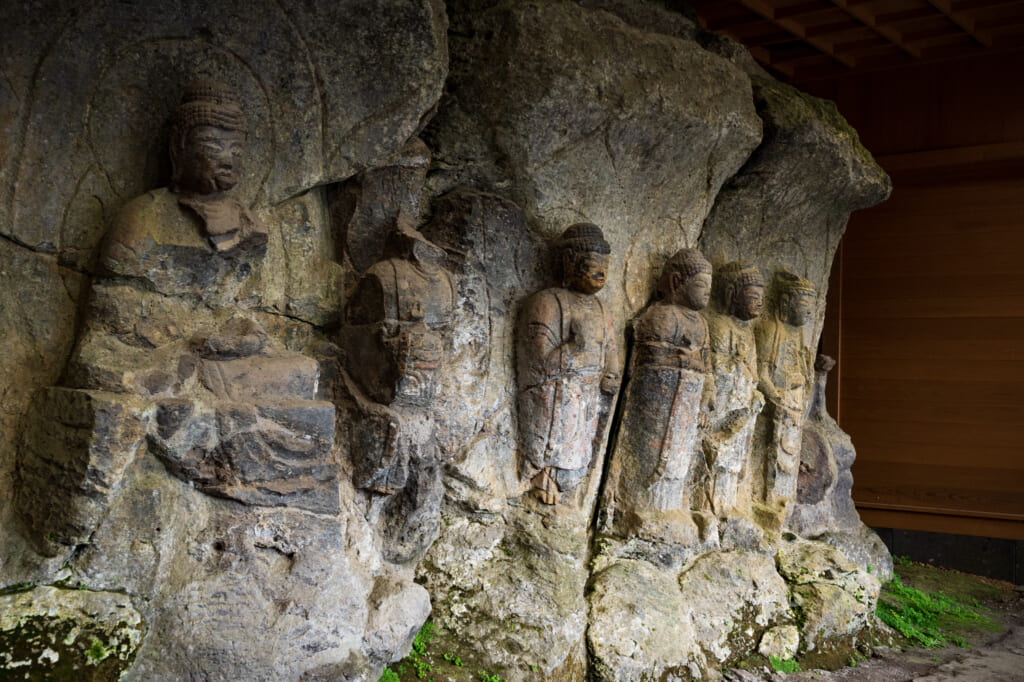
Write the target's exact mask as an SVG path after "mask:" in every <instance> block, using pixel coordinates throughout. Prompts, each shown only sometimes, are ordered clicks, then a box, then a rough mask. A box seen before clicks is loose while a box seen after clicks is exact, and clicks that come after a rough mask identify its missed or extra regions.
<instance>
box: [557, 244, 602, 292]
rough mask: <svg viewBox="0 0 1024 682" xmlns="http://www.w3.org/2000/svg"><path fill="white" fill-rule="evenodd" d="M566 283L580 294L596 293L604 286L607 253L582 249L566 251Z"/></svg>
mask: <svg viewBox="0 0 1024 682" xmlns="http://www.w3.org/2000/svg"><path fill="white" fill-rule="evenodd" d="M564 260H565V263H564V264H565V272H566V285H567V286H568V287H569V288H570V289H572V290H573V291H578V292H580V293H581V294H596V293H597V292H599V291H601V289H603V288H604V283H605V278H606V277H607V275H608V260H609V256H608V254H604V253H596V252H594V251H584V252H582V253H577V254H575V257H574V256H573V254H571V253H566V254H565V257H564Z"/></svg>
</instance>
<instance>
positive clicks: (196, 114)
mask: <svg viewBox="0 0 1024 682" xmlns="http://www.w3.org/2000/svg"><path fill="white" fill-rule="evenodd" d="M246 132H247V129H246V121H245V114H243V113H242V108H241V107H240V106H239V104H238V99H237V97H236V95H235V93H234V91H233V90H231V89H230V88H229V87H228V86H226V85H224V84H222V83H218V82H216V81H209V80H204V81H197V82H195V83H192V84H191V85H189V86H188V87H186V88H185V91H184V92H183V93H182V95H181V102H180V103H179V104H178V108H177V110H176V111H175V112H174V118H173V120H172V123H171V139H170V153H171V188H172V189H173V190H175V191H178V192H185V193H191V194H213V193H216V192H226V191H227V190H229V189H231V188H233V187H234V186H235V185H237V184H238V180H239V177H240V174H241V161H242V153H243V147H244V145H245V137H246Z"/></svg>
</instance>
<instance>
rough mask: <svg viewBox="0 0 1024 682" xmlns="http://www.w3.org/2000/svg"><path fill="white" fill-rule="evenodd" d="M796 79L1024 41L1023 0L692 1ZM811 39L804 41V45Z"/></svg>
mask: <svg viewBox="0 0 1024 682" xmlns="http://www.w3.org/2000/svg"><path fill="white" fill-rule="evenodd" d="M690 4H692V5H693V6H694V7H695V9H696V10H697V12H698V15H699V16H700V20H701V23H702V24H703V25H704V26H705V27H706V28H708V29H710V30H714V31H720V32H724V33H726V34H727V35H729V36H731V37H733V38H734V39H736V40H738V41H739V42H741V43H743V44H745V45H747V46H748V48H750V50H751V54H752V55H753V56H754V58H755V59H756V60H757V61H758V62H760V63H761V64H762V65H764V66H765V67H766V68H768V69H770V70H773V71H775V72H777V73H779V74H781V75H783V76H785V77H788V78H789V79H791V80H798V79H800V78H804V77H806V78H816V77H819V76H818V75H817V74H823V75H828V74H830V73H832V72H835V71H836V70H839V71H849V70H858V71H860V70H875V69H884V68H894V67H900V66H905V65H908V64H913V63H915V62H918V61H922V60H934V59H950V58H957V57H960V56H967V55H971V54H978V53H979V52H981V51H984V50H990V49H1000V50H1005V49H1014V48H1019V47H1024V0H691V3H690ZM801 44H802V45H805V46H806V47H801Z"/></svg>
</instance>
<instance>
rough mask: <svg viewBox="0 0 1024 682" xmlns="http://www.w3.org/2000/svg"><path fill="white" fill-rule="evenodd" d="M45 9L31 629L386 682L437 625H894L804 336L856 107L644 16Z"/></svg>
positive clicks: (316, 6)
mask: <svg viewBox="0 0 1024 682" xmlns="http://www.w3.org/2000/svg"><path fill="white" fill-rule="evenodd" d="M50 4H51V5H52V7H47V8H45V11H44V9H41V8H36V9H32V8H29V7H28V6H23V5H14V4H12V5H11V6H10V7H5V8H4V9H3V10H2V11H0V20H2V25H3V26H4V27H5V28H4V29H3V31H4V34H5V35H4V40H3V41H0V57H2V59H0V69H2V70H3V75H4V78H3V79H0V92H3V95H4V96H3V97H2V98H0V122H2V124H3V128H4V131H5V134H4V141H5V142H4V144H3V145H2V146H0V235H2V238H0V281H2V282H3V283H4V285H5V296H4V300H3V304H2V307H0V329H3V338H4V352H3V355H2V356H0V376H2V377H3V378H2V379H0V396H2V402H0V425H2V428H0V546H2V547H3V550H2V552H0V586H4V587H7V588H11V590H10V591H11V594H9V595H4V596H3V598H4V599H5V600H6V602H5V603H6V604H8V606H7V607H5V613H8V612H9V613H10V614H11V616H10V618H9V619H8V620H9V621H10V622H8V621H7V620H5V622H4V624H3V625H2V627H3V628H4V630H5V631H16V630H17V628H19V627H20V628H22V629H23V630H24V629H25V627H26V624H31V625H32V627H33V628H36V629H38V630H40V631H43V632H45V631H46V629H47V628H48V627H49V628H50V630H52V631H54V632H57V631H61V632H63V630H61V628H65V629H66V622H67V621H68V617H67V615H66V614H67V612H71V613H75V612H80V611H81V608H80V607H79V606H78V605H77V604H78V602H80V601H82V599H83V597H82V596H81V595H78V594H77V592H71V591H69V590H66V589H55V587H57V588H61V587H64V588H66V587H80V588H81V589H83V590H86V591H87V592H88V595H89V598H88V600H87V601H89V603H90V604H91V606H90V608H89V609H88V610H89V612H90V613H91V614H93V615H92V616H91V617H90V618H89V619H86V618H85V617H82V618H81V619H80V620H81V621H82V623H81V624H82V628H81V632H82V633H94V632H95V633H98V634H97V635H96V637H95V639H96V641H99V642H100V643H101V648H100V650H97V651H96V656H95V657H93V659H96V660H93V659H90V660H93V664H96V665H98V664H99V663H102V664H103V665H104V666H105V667H104V668H103V670H104V671H109V674H110V675H111V676H114V677H116V675H117V674H118V673H119V672H120V671H124V674H125V675H126V679H138V680H146V679H165V678H166V679H172V678H194V679H308V680H318V679H323V680H337V679H347V680H375V679H377V677H378V676H379V675H380V671H381V669H382V667H383V666H384V665H386V664H387V663H388V662H389V661H392V660H396V659H398V658H400V657H402V656H403V655H404V654H405V653H406V652H407V651H408V648H409V646H410V644H411V641H412V637H413V635H414V634H415V632H416V631H417V630H418V629H419V627H420V626H421V625H422V623H423V622H424V621H425V620H426V619H427V618H428V616H430V617H431V618H432V619H433V620H434V622H435V624H436V628H437V633H438V637H439V638H440V644H439V646H441V647H444V646H451V647H454V646H455V644H456V642H457V643H458V644H457V645H458V648H459V650H460V651H467V650H471V651H472V657H473V660H474V661H475V662H477V663H479V667H481V668H486V669H487V670H490V671H492V672H495V673H499V674H500V675H501V676H502V677H504V678H507V679H550V680H572V679H590V678H593V679H601V680H605V679H607V680H639V679H659V678H664V679H688V678H689V677H699V676H702V675H707V674H712V673H711V671H713V670H715V669H717V668H719V667H721V666H722V665H724V664H727V663H729V662H732V661H735V660H738V659H741V658H743V657H744V656H745V655H747V654H748V653H749V652H751V651H753V650H756V649H757V648H758V647H759V646H760V647H761V649H762V650H764V651H768V650H771V651H772V652H773V653H774V652H775V651H776V649H772V646H775V645H774V644H772V643H773V642H778V641H783V640H784V641H787V642H789V644H787V646H788V647H789V648H788V649H786V648H785V647H783V649H778V651H779V652H780V653H784V654H787V655H792V653H793V652H795V651H797V650H799V651H802V652H810V651H816V652H821V651H823V650H832V649H835V650H841V649H842V647H844V646H851V645H852V642H853V641H854V639H855V638H856V637H857V636H858V634H859V633H860V632H861V630H862V629H863V628H864V627H866V626H868V625H869V624H870V619H871V617H872V614H873V608H874V600H875V599H876V598H877V591H878V582H877V580H876V579H875V577H873V576H871V575H869V571H868V570H866V569H867V568H868V565H869V564H874V566H875V567H879V568H884V566H885V560H886V555H885V554H884V548H881V547H879V546H878V544H877V539H876V538H873V537H872V536H871V534H870V532H869V531H867V530H866V529H865V528H864V527H863V526H862V525H861V524H860V523H859V521H858V520H857V519H856V515H855V511H854V510H853V509H852V507H851V506H850V504H849V473H848V470H849V465H850V463H851V462H852V458H853V450H852V447H851V446H850V444H849V441H848V439H845V440H844V438H845V434H842V432H841V431H838V427H836V426H835V423H834V422H833V421H832V420H831V418H829V417H828V415H827V414H826V413H824V410H823V407H822V406H821V405H820V400H812V398H814V396H815V395H816V394H815V390H817V389H820V390H823V382H824V375H825V373H826V372H827V368H825V369H822V368H821V366H819V372H818V376H817V382H818V384H817V388H816V386H815V383H814V382H815V377H814V374H813V370H812V368H811V366H812V362H811V361H812V353H811V351H812V349H814V348H816V346H817V339H818V335H819V334H820V329H821V321H822V318H823V316H824V309H825V294H826V288H827V280H828V273H829V269H830V267H831V261H832V257H833V254H834V251H835V248H836V246H837V243H838V239H839V237H840V236H841V234H842V231H843V228H844V226H845V222H846V219H847V217H848V216H849V213H850V212H851V211H853V210H855V209H857V208H862V207H866V206H870V205H872V204H874V203H877V202H879V201H881V200H883V199H884V198H885V197H886V196H887V194H888V191H889V183H888V179H887V178H886V177H885V175H884V173H882V171H881V170H880V169H879V168H878V167H877V166H876V165H875V164H874V162H873V161H872V160H871V157H870V155H869V154H868V153H867V152H866V151H865V150H864V149H863V147H861V145H860V143H859V141H858V140H857V138H856V134H855V133H854V132H853V131H852V130H850V129H849V127H848V126H847V124H846V123H845V122H844V121H843V120H842V119H841V118H840V117H839V116H838V114H837V113H836V112H835V109H834V107H832V106H831V105H830V104H828V103H824V102H821V101H818V100H814V99H813V98H809V97H807V96H805V95H803V94H801V93H799V92H797V91H795V90H793V89H792V88H790V87H788V86H785V85H783V84H780V83H777V82H775V81H774V80H772V79H771V78H770V77H768V76H767V75H766V74H764V73H763V72H762V71H761V70H760V69H759V68H758V67H757V66H756V65H754V64H753V62H752V60H751V59H750V58H749V55H746V53H745V52H744V51H742V50H741V49H740V48H738V47H737V46H736V45H734V44H731V43H729V42H728V41H724V40H722V39H719V38H716V37H714V36H710V35H708V34H706V33H704V32H703V31H702V30H701V29H699V27H697V26H696V25H695V24H693V23H692V22H691V21H690V20H689V19H687V18H686V17H685V16H683V15H681V14H679V13H676V12H673V11H669V10H666V9H664V8H662V7H661V6H660V4H658V3H646V2H639V1H638V2H584V3H574V2H551V3H527V2H522V3H519V2H513V3H475V2H458V1H456V2H451V3H449V4H448V5H447V6H446V7H445V6H442V5H441V3H440V2H435V1H433V0H425V1H423V2H416V1H414V0H404V1H399V0H395V1H393V2H384V1H381V0H367V1H366V2H360V1H355V0H353V1H347V0H346V1H345V2H307V3H303V4H302V5H301V6H300V5H296V6H294V7H293V6H290V5H289V6H287V7H286V6H284V5H279V4H277V3H264V4H260V3H256V4H253V3H235V2H225V3H219V4H217V5H216V6H215V7H214V6H208V5H206V4H203V3H191V2H184V3H182V2H174V3H163V2H157V3H143V2H139V3H128V4H125V3H115V2H97V3H93V4H91V5H89V6H88V7H84V8H83V7H78V6H77V5H75V3H62V2H58V1H56V0H55V1H54V2H52V3H50ZM204 79H205V80H204ZM197 80H199V81H201V82H200V84H199V85H191V86H190V83H194V81H197ZM214 81H216V82H217V83H213V82H214ZM211 83H213V84H211ZM190 88H191V89H190ZM183 92H184V93H185V94H184V95H183V94H182V93H183ZM229 93H231V94H229ZM232 98H234V99H232ZM239 112H241V113H239ZM211 130H212V133H211ZM210 135H213V137H210ZM204 136H205V137H204ZM243 143H244V155H243V154H242V149H241V146H240V145H242V144H243ZM233 145H239V148H238V149H237V150H236V149H235V147H234V146H233ZM168 148H170V150H171V155H172V156H173V157H174V159H175V160H174V164H173V167H172V165H171V163H170V162H169V161H168V153H167V150H168ZM236 151H237V154H236V155H235V156H230V155H231V154H232V153H234V152H236ZM229 157H230V160H229V161H224V159H225V158H229ZM203 161H209V165H208V166H203V163H201V162H203ZM204 168H208V169H212V170H206V171H204V170H203V169H204ZM183 169H184V170H183ZM204 173H208V175H204ZM236 176H237V177H236ZM229 177H230V178H231V181H230V182H229V181H228V180H226V179H225V178H229ZM190 178H191V181H192V184H189V182H190ZM204 178H205V179H206V180H209V182H208V183H206V184H203V182H202V180H203V179H204ZM236 183H237V187H233V185H235V184H236ZM570 225H572V226H573V227H572V228H570ZM595 226H596V227H595ZM567 228H570V229H568V230H567ZM104 235H106V236H104ZM556 238H557V239H556ZM682 249H691V250H696V249H699V250H701V251H703V253H704V255H705V256H706V257H707V261H704V260H703V259H699V258H697V257H696V256H692V257H691V256H686V257H682V258H676V257H673V258H671V259H670V257H671V256H673V254H677V252H680V250H682ZM693 253H696V251H693ZM708 261H709V262H708ZM736 261H744V262H745V263H746V265H745V266H744V267H746V268H747V269H746V270H744V271H743V272H747V273H748V274H749V276H748V277H747V279H741V280H737V282H738V284H736V287H734V288H733V289H729V292H730V293H728V295H726V294H721V291H724V289H722V286H723V285H721V284H720V282H724V281H726V280H728V278H729V277H730V276H731V275H730V274H729V273H733V274H735V272H736V271H737V269H736V267H733V266H732V265H729V264H730V263H734V262H736ZM702 263H703V264H702ZM673 264H674V265H673ZM673 268H674V269H673ZM730 268H731V269H730ZM741 269H742V268H741ZM757 272H759V273H760V277H755V274H756V273H757ZM750 273H755V274H750ZM705 277H706V281H705V280H704V278H705ZM755 279H756V280H757V282H758V283H757V284H756V286H755V285H754V284H753V283H754V280H755ZM695 282H696V284H695ZM743 286H748V287H754V289H756V291H755V290H754V289H749V290H748V289H743ZM701 287H706V288H708V289H709V291H708V292H707V293H704V294H702V293H701V292H700V290H701ZM758 287H759V288H758ZM720 290H721V291H720ZM711 292H713V293H714V295H713V296H712V295H709V294H710V293H711ZM719 294H721V295H719ZM742 295H748V296H753V297H755V298H757V301H756V305H755V304H754V303H751V302H750V301H748V304H749V306H748V307H749V310H747V312H743V310H746V309H742V310H741V307H737V306H738V305H739V304H738V303H736V301H739V300H740V298H738V297H741V296H742ZM761 295H764V296H765V297H766V300H765V303H766V305H765V307H764V310H763V311H761V304H760V298H759V297H760V296H761ZM652 299H653V302H652ZM709 299H710V302H709ZM752 300H753V299H751V301H752ZM648 304H650V305H651V307H650V308H648ZM658 306H661V307H658ZM705 306H706V307H705ZM755 307H756V309H757V310H756V311H754V308H755ZM645 310H647V312H644V311H645ZM652 311H653V312H652ZM801 311H804V312H801ZM748 313H749V316H747V315H748ZM805 313H806V314H805ZM737 315H740V317H736V316H737ZM618 368H624V374H622V375H620V373H619V371H618ZM743 368H749V370H744V369H743ZM743 372H746V374H743ZM741 375H742V377H744V378H742V380H741V379H739V378H737V377H741ZM715 386H717V387H718V390H717V392H716V391H715V390H714V387H715ZM705 389H706V390H705ZM818 398H820V396H818ZM812 408H813V409H812ZM716 410H717V412H716ZM801 440H802V443H803V447H802V448H801ZM800 466H802V467H803V468H802V469H800V473H799V482H797V478H798V475H797V468H798V467H800ZM641 472H642V475H641ZM823 472H824V473H823ZM787 477H788V478H787ZM723 481H728V482H727V483H726V482H723ZM726 488H727V489H728V490H729V491H732V492H722V491H723V490H724V489H726ZM829 543H830V544H829ZM836 548H838V549H836ZM840 550H841V551H840ZM883 572H884V570H883ZM876 573H877V570H876ZM15 587H16V588H17V589H14V588H15ZM65 593H66V594H65ZM8 607H9V608H8ZM431 614H432V615H431ZM5 618H7V616H5ZM87 621H88V622H87ZM119 623H124V624H125V627H124V628H122V629H121V630H118V624H119ZM794 633H795V634H794ZM65 636H66V632H65V633H64V634H62V635H61V637H65ZM82 637H83V638H84V637H85V635H82ZM89 637H92V635H91V634H90V635H89ZM794 638H795V643H793V642H794ZM43 639H45V636H44V637H43ZM5 641H9V640H6V639H3V638H0V642H5ZM40 641H42V640H40ZM82 641H83V644H82V646H81V647H78V648H77V649H76V647H68V650H67V651H65V650H61V652H60V654H53V655H50V654H47V653H46V648H45V647H43V648H38V647H37V648H38V651H37V650H36V649H33V646H35V644H32V645H25V646H21V645H19V648H16V649H15V648H12V649H11V651H10V652H8V653H9V655H8V656H7V657H5V659H4V660H5V661H6V662H5V663H3V664H4V665H7V666H14V665H15V664H16V663H17V664H22V661H27V662H28V663H29V664H31V665H32V666H34V668H33V669H36V668H38V669H39V670H40V671H50V672H53V671H55V670H59V669H60V668H59V666H62V665H70V666H73V665H75V664H76V661H75V658H74V657H75V653H74V652H75V651H76V650H77V651H81V650H82V649H87V648H89V646H90V643H89V642H88V641H85V639H82ZM39 646H43V645H42V644H40V645H39ZM92 650H93V649H91V648H89V651H92ZM115 650H116V655H115V653H114V652H115ZM104 652H105V655H104ZM15 654H16V655H15ZM87 658H88V656H87V657H86V658H85V659H82V660H83V663H82V665H86V664H88V663H87V662H85V661H86V659H87ZM97 669H98V668H97Z"/></svg>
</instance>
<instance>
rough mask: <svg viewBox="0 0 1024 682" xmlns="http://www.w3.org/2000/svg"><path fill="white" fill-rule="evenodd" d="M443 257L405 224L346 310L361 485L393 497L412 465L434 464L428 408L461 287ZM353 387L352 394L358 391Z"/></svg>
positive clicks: (347, 353)
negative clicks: (413, 462)
mask: <svg viewBox="0 0 1024 682" xmlns="http://www.w3.org/2000/svg"><path fill="white" fill-rule="evenodd" d="M444 260H445V253H444V251H443V250H442V249H441V248H440V247H438V246H436V245H435V244H433V243H431V242H430V241H428V240H427V239H426V237H424V236H423V235H422V234H420V233H419V232H418V231H417V230H415V229H414V228H413V227H412V225H411V224H410V223H409V222H408V220H407V219H405V218H404V217H399V218H398V220H397V221H396V224H395V227H394V229H393V231H392V232H391V233H390V234H389V235H388V237H387V239H386V241H385V244H384V258H383V259H382V260H380V261H378V262H377V263H375V264H374V265H372V266H371V267H370V268H369V269H368V270H367V271H366V273H365V274H364V275H363V276H362V278H361V279H360V280H359V282H358V284H357V285H356V288H355V290H354V291H353V293H352V296H351V297H350V299H349V303H348V306H347V308H346V311H345V327H344V329H343V330H342V347H343V348H344V350H345V370H346V372H347V374H348V376H349V377H350V378H351V379H353V380H354V381H355V383H356V384H357V386H358V388H357V389H355V390H351V391H350V392H351V393H352V394H353V396H354V397H355V398H356V402H357V404H358V406H359V411H360V412H361V413H362V414H361V415H360V416H359V417H357V419H358V420H359V422H360V423H359V424H357V425H353V429H354V431H353V433H354V439H353V442H352V446H353V447H352V451H353V455H354V457H355V462H354V465H355V484H356V486H357V487H360V488H364V489H367V490H372V491H374V492H378V493H384V494H392V493H394V492H396V491H398V490H400V489H401V488H403V487H405V484H406V480H407V477H408V473H409V471H408V470H409V462H410V458H420V457H426V458H428V459H431V460H433V459H436V457H434V456H433V455H429V454H428V451H429V452H433V450H434V449H436V448H435V444H434V443H433V439H432V433H433V429H432V424H431V420H430V415H429V407H430V405H431V403H432V402H433V401H434V399H435V398H436V397H437V396H438V393H439V391H440V386H441V382H440V379H441V376H440V375H441V371H442V368H443V364H444V343H445V341H444V335H445V333H446V332H447V330H448V327H449V325H450V322H451V316H452V313H453V310H454V307H455V286H454V283H453V281H452V276H451V274H450V273H449V272H448V271H447V270H446V269H445V268H444ZM353 388H354V387H353Z"/></svg>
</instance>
